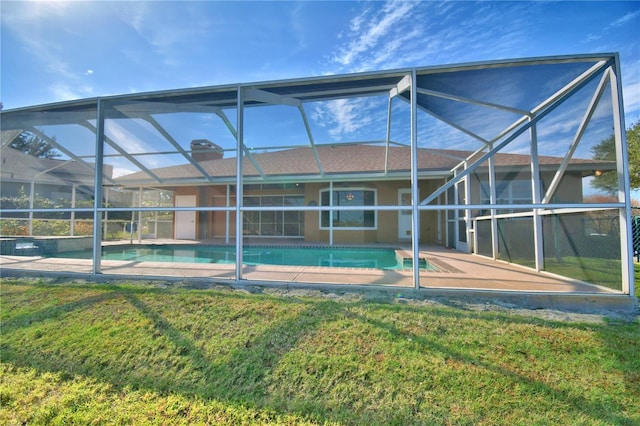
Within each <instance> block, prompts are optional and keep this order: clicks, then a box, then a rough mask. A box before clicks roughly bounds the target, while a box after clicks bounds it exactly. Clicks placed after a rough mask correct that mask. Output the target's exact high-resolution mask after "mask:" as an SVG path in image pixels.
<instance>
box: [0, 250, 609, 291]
mask: <svg viewBox="0 0 640 426" xmlns="http://www.w3.org/2000/svg"><path fill="white" fill-rule="evenodd" d="M147 243H151V244H159V243H160V242H158V241H157V240H152V241H151V240H150V241H143V244H147ZM165 243H166V242H165ZM170 243H172V244H178V243H179V244H185V242H184V241H176V240H170ZM190 243H191V244H193V242H192V241H191V242H190ZM115 244H117V243H107V244H105V245H115ZM119 244H122V242H119ZM403 251H404V252H407V249H403ZM420 257H421V258H423V257H424V258H426V259H427V260H428V262H429V263H430V264H432V265H435V266H436V267H437V268H438V271H423V270H421V271H420V286H421V287H423V288H446V289H469V290H501V291H524V292H543V293H596V294H620V292H617V291H615V290H611V289H607V288H604V287H600V286H596V285H592V284H588V283H583V282H580V281H576V280H571V279H568V278H562V277H558V276H553V275H549V274H544V273H542V274H540V273H536V272H535V271H532V270H530V269H527V268H523V267H520V266H518V265H513V264H508V263H505V262H500V261H493V260H491V259H488V258H484V257H481V256H475V255H471V254H466V253H461V252H458V251H455V250H450V249H446V248H443V247H439V246H428V247H421V249H420ZM101 266H102V268H101V273H102V275H123V276H130V277H145V278H151V277H153V278H162V277H171V278H204V279H211V280H222V281H234V275H235V265H233V264H206V263H205V264H203V263H198V264H193V263H173V262H139V261H115V260H102V262H101ZM0 268H2V269H3V270H16V271H23V272H31V273H33V274H38V272H60V273H72V274H82V275H86V274H91V271H92V267H91V260H88V259H66V258H64V259H63V258H43V257H37V256H6V255H2V256H0ZM3 275H4V274H3ZM243 280H247V281H256V282H263V281H264V282H271V281H279V282H286V283H300V284H304V283H308V284H328V285H360V286H371V285H378V286H390V287H396V288H397V287H404V288H413V287H414V285H413V271H412V269H411V268H407V269H404V270H378V269H363V268H331V267H319V266H275V265H256V266H253V265H245V267H244V268H243Z"/></svg>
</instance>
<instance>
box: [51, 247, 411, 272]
mask: <svg viewBox="0 0 640 426" xmlns="http://www.w3.org/2000/svg"><path fill="white" fill-rule="evenodd" d="M56 256H58V257H60V256H61V253H59V254H57V255H56ZM64 257H71V258H83V257H91V253H90V252H88V253H87V252H72V253H64ZM102 258H103V259H106V260H128V261H134V262H188V263H235V261H236V256H235V247H233V246H210V245H209V246H205V245H202V246H200V245H163V246H154V245H133V246H132V245H126V246H105V247H103V248H102ZM242 260H243V263H244V264H245V265H290V266H330V267H337V268H375V269H402V267H403V265H402V263H401V260H400V262H399V261H398V259H397V258H396V253H395V250H393V249H382V248H380V249H378V248H340V247H267V246H264V247H260V246H248V247H244V250H243V252H242Z"/></svg>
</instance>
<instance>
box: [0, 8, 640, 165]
mask: <svg viewBox="0 0 640 426" xmlns="http://www.w3.org/2000/svg"><path fill="white" fill-rule="evenodd" d="M0 25H1V26H0V37H1V40H0V47H1V50H0V101H1V102H2V105H3V108H4V109H5V110H9V109H13V108H19V107H25V106H30V105H37V104H44V103H52V102H59V101H66V100H72V99H80V98H91V97H97V96H107V95H118V94H129V93H137V92H148V91H156V90H169V89H180V88H191V87H199V86H210V85H223V84H224V85H226V84H233V83H248V82H253V81H266V80H277V79H287V78H304V77H312V76H322V75H330V74H344V73H353V72H361V71H377V70H389V69H396V68H404V67H412V66H419V67H422V66H429V65H443V64H456V63H466V62H474V61H488V60H496V59H505V58H526V57H539V56H554V55H567V54H580V53H598V52H619V54H620V60H621V68H622V83H623V98H624V103H625V118H626V124H627V126H630V125H631V124H632V123H635V122H636V121H638V120H640V2H637V1H630V2H621V1H604V2H601V1H588V2H582V1H573V2H555V1H535V2H529V1H517V2H508V1H500V2H485V1H483V2H470V1H469V2H468V1H449V2H439V1H423V2H419V1H299V2H292V1H260V2H252V1H234V2H230V1H177V2H174V1H150V2H145V1H35V2H34V1H6V0H1V1H0ZM366 102H375V101H366ZM370 106H371V105H363V104H356V105H354V104H349V103H346V102H345V103H340V102H334V103H331V104H329V105H325V108H324V109H322V108H315V109H312V110H311V111H310V117H311V119H312V121H313V122H314V123H315V125H316V127H318V126H324V127H325V129H324V130H325V135H326V137H327V138H339V137H341V136H342V135H344V134H346V133H348V132H350V131H353V130H358V129H357V128H356V129H354V127H353V126H355V125H356V124H355V123H356V121H355V119H354V116H355V115H357V109H359V108H360V109H362V108H365V107H370ZM359 118H360V119H361V120H362V118H363V117H362V116H360V117H359ZM272 122H273V121H272ZM312 124H313V123H312ZM370 124H371V123H367V122H366V120H364V123H362V122H361V124H359V125H360V126H365V127H366V126H369V125H370ZM166 125H167V126H170V125H171V123H169V122H167V123H166ZM300 132H301V133H302V130H300ZM247 138H248V140H249V141H250V139H251V135H248V136H247ZM141 149H142V147H141ZM152 166H153V164H152Z"/></svg>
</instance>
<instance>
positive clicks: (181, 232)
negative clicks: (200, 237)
mask: <svg viewBox="0 0 640 426" xmlns="http://www.w3.org/2000/svg"><path fill="white" fill-rule="evenodd" d="M195 206H196V196H195V195H176V207H195ZM175 239H176V240H195V239H196V212H195V211H193V210H190V211H177V212H176V232H175Z"/></svg>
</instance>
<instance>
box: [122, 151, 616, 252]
mask: <svg viewBox="0 0 640 426" xmlns="http://www.w3.org/2000/svg"><path fill="white" fill-rule="evenodd" d="M191 148H192V155H193V158H194V159H195V160H196V161H197V162H198V164H199V165H200V166H201V167H202V169H203V170H204V171H205V172H206V174H207V175H208V178H213V179H215V180H216V182H215V184H212V183H211V182H210V181H209V180H208V179H205V178H203V176H202V174H201V172H200V171H198V170H197V169H196V168H194V167H192V166H191V165H190V164H184V165H179V166H169V167H164V168H157V169H153V173H154V174H155V176H157V177H158V178H160V179H163V180H166V181H168V182H171V184H169V185H166V186H163V185H162V184H158V183H153V186H154V188H163V189H167V190H171V191H173V192H174V194H175V206H177V207H207V206H209V207H211V206H213V207H220V208H224V207H231V206H235V205H236V190H235V184H236V180H235V179H236V158H235V157H230V158H224V152H223V150H222V148H221V147H219V146H218V145H216V144H214V143H212V142H210V141H206V140H196V141H193V142H192V144H191ZM417 152H418V178H419V187H420V192H419V196H420V197H421V199H422V198H424V197H426V196H427V195H428V194H430V193H432V192H433V191H435V190H436V189H437V188H438V187H439V186H441V185H442V184H443V183H445V182H446V181H447V180H448V179H451V178H452V177H453V174H452V171H451V170H452V169H454V168H455V167H456V166H457V165H458V164H459V163H460V161H461V160H463V159H466V158H469V157H470V156H471V155H472V154H473V153H472V152H469V151H462V150H453V149H448V150H444V149H424V148H419V149H418V151H417ZM315 154H317V159H318V160H319V161H316V157H315V155H314V149H312V148H311V147H300V148H292V149H284V150H279V151H274V152H268V153H256V154H253V155H252V158H251V159H249V158H248V157H244V158H243V162H244V165H243V170H244V179H245V182H247V183H246V184H245V185H244V188H243V206H244V207H255V208H257V209H258V210H255V211H247V212H245V213H244V215H243V230H242V233H243V235H244V236H246V237H255V238H260V237H269V238H299V239H303V240H304V241H308V242H329V241H330V240H332V241H333V242H334V243H339V244H347V243H348V244H353V243H355V244H364V243H398V242H408V241H410V240H411V221H410V215H409V214H407V213H409V212H401V211H400V212H399V211H389V210H383V211H376V210H369V209H367V208H366V207H367V206H372V207H375V206H393V205H405V206H408V205H410V204H411V203H410V200H411V190H410V187H411V184H410V176H409V172H410V167H411V152H410V148H409V147H406V146H388V147H387V146H385V145H384V144H377V145H370V144H346V145H345V144H334V145H324V146H318V147H316V148H315ZM561 163H562V158H559V157H545V156H540V157H539V164H540V174H541V177H542V179H541V182H542V185H543V188H547V187H548V186H549V185H550V183H551V181H552V179H553V177H554V175H555V173H556V172H557V170H558V167H559V165H560V164H561ZM319 164H320V165H321V167H322V174H321V173H320V170H319V166H318V165H319ZM530 165H531V159H530V156H527V155H518V154H497V155H496V156H495V173H496V176H497V180H499V181H500V182H503V183H502V184H501V185H500V186H499V187H498V190H497V197H498V199H499V204H527V203H531V202H532V198H531V169H530ZM614 166H615V165H614V164H612V163H611V162H604V161H597V160H585V159H573V160H572V161H571V164H570V165H569V167H568V169H567V172H566V175H565V178H564V179H563V180H562V183H561V185H560V186H559V188H558V189H557V191H556V193H555V198H556V200H560V201H561V202H566V203H579V202H582V198H583V194H582V181H583V178H585V177H587V176H591V175H593V174H594V173H595V172H596V170H608V169H611V168H612V167H614ZM261 175H262V176H268V177H269V181H270V182H273V183H264V181H262V180H261ZM252 179H255V180H256V183H252V182H253V181H252ZM116 182H117V183H118V184H119V185H122V186H123V187H137V186H141V187H142V186H146V185H149V184H151V183H152V182H151V181H150V178H149V176H148V175H147V174H146V173H144V172H138V173H132V174H128V175H124V176H121V177H119V178H117V179H116ZM258 182H261V183H258ZM176 183H178V185H176ZM488 185H489V182H488V174H487V171H486V170H484V171H483V170H482V169H479V170H477V172H476V173H474V174H473V175H472V178H471V184H470V193H471V199H470V201H471V202H472V203H473V204H486V206H487V207H486V210H480V209H474V210H473V212H472V215H471V217H475V216H481V215H483V214H486V212H487V211H488V210H490V204H489V196H488V194H489V192H488ZM330 190H331V191H332V192H333V200H330V195H329V193H330ZM227 192H228V195H229V205H227ZM441 198H442V199H441V200H440V204H443V207H442V212H434V211H424V212H422V213H421V216H420V237H419V238H420V242H422V243H432V244H447V245H449V246H455V247H457V248H462V245H463V244H461V243H460V241H459V240H455V241H454V240H453V237H452V236H450V238H449V241H448V242H447V241H446V240H445V237H446V236H445V234H446V232H445V226H446V221H447V219H446V217H445V215H444V212H445V211H446V204H447V201H446V200H445V199H444V197H441ZM454 202H455V201H454V200H449V201H448V203H454ZM329 205H333V206H347V207H353V206H362V207H363V208H362V209H361V210H349V211H337V212H334V213H333V223H332V225H333V226H330V225H331V224H330V222H329V220H330V218H329V216H330V212H329V211H321V212H318V211H306V212H305V211H295V210H293V211H292V210H290V208H292V207H295V206H329ZM263 207H268V208H269V209H270V210H268V211H260V210H259V208H263ZM279 207H286V208H288V210H284V209H283V210H280V211H278V210H277V208H279ZM514 207H515V206H514ZM274 209H275V210H274ZM194 215H195V212H176V215H175V227H174V229H175V231H174V237H175V238H176V239H201V240H205V239H213V238H223V237H228V236H229V235H233V234H234V233H235V218H234V217H231V218H229V219H227V212H225V211H212V212H205V213H201V214H200V215H199V218H198V220H193V218H192V216H194ZM470 220H471V218H470ZM227 225H228V226H227ZM330 228H331V229H330ZM330 232H331V233H332V234H333V237H332V238H331V237H330ZM464 249H465V250H468V249H469V248H468V247H465V248H464Z"/></svg>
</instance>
